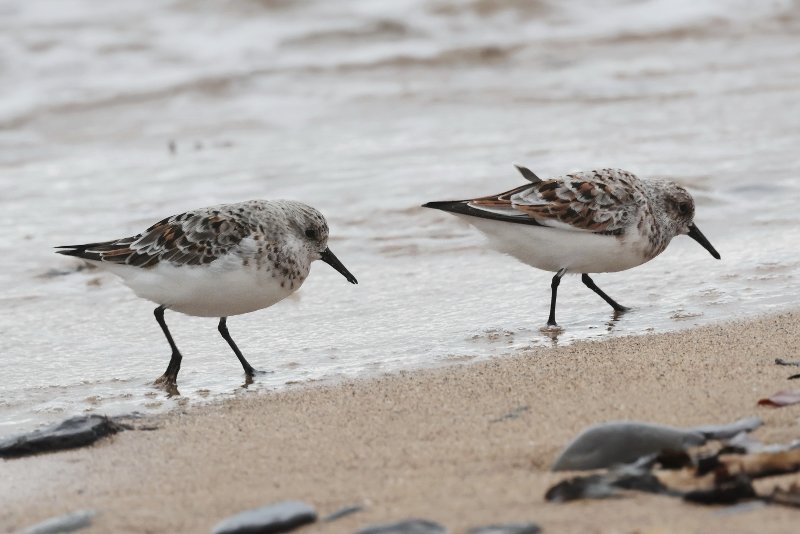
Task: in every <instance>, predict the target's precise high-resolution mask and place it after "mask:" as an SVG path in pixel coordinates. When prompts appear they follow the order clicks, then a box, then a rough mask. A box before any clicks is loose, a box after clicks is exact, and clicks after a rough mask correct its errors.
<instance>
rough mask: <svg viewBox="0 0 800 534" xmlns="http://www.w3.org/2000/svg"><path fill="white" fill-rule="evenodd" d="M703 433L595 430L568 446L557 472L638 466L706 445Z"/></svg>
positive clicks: (630, 426)
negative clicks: (645, 459)
mask: <svg viewBox="0 0 800 534" xmlns="http://www.w3.org/2000/svg"><path fill="white" fill-rule="evenodd" d="M705 441H706V438H705V437H704V436H703V434H701V433H699V432H693V431H691V430H683V429H680V428H674V427H670V426H665V425H653V424H650V423H639V422H635V421H617V422H611V423H603V424H600V425H595V426H591V427H589V428H588V429H586V430H584V431H583V432H581V433H580V434H579V435H578V437H577V438H575V439H574V440H573V441H572V443H570V444H569V445H567V447H566V448H565V449H564V451H563V452H562V453H561V454H560V455H559V457H558V458H557V459H556V461H555V463H554V464H553V471H573V470H576V471H577V470H589V469H601V468H605V467H612V466H614V465H619V464H627V463H631V462H635V461H636V460H638V459H639V458H641V457H643V456H648V455H653V454H658V453H661V452H663V451H682V450H685V449H687V448H688V447H694V446H698V445H702V444H704V443H705Z"/></svg>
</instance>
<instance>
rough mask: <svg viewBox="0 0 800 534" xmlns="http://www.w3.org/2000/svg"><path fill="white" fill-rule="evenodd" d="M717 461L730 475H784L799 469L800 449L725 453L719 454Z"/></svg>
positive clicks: (759, 476) (761, 476) (755, 476)
mask: <svg viewBox="0 0 800 534" xmlns="http://www.w3.org/2000/svg"><path fill="white" fill-rule="evenodd" d="M719 461H720V464H722V465H723V466H724V467H725V474H727V475H730V476H735V475H738V474H744V475H747V476H748V477H750V478H763V477H770V476H775V475H786V474H789V473H796V472H797V471H800V449H791V450H788V451H780V452H762V453H757V454H747V455H735V454H726V455H721V456H720V458H719Z"/></svg>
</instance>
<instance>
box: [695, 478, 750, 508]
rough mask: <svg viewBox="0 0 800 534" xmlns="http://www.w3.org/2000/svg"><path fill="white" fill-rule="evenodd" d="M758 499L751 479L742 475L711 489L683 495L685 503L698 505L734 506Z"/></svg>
mask: <svg viewBox="0 0 800 534" xmlns="http://www.w3.org/2000/svg"><path fill="white" fill-rule="evenodd" d="M757 497H758V496H757V495H756V490H755V489H753V483H752V481H751V480H750V477H748V476H746V475H741V474H740V475H736V476H734V477H733V478H731V479H725V480H722V481H720V482H718V483H715V484H714V486H713V487H711V488H708V489H699V490H693V491H688V492H686V493H685V494H684V495H683V499H684V500H685V501H689V502H694V503H698V504H734V503H738V502H739V501H742V500H752V499H756V498H757Z"/></svg>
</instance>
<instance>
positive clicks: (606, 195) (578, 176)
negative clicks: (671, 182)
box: [470, 169, 638, 234]
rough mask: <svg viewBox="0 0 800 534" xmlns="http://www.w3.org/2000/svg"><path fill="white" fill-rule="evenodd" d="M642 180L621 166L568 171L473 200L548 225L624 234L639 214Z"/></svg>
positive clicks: (475, 203) (478, 204) (478, 205)
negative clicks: (631, 221) (640, 182)
mask: <svg viewBox="0 0 800 534" xmlns="http://www.w3.org/2000/svg"><path fill="white" fill-rule="evenodd" d="M637 183H638V179H637V178H636V177H635V176H634V175H632V174H630V173H628V172H626V171H621V170H618V169H603V170H599V171H588V172H581V173H575V174H568V175H566V176H561V177H558V178H553V179H550V180H543V181H541V182H539V183H534V184H527V185H524V186H522V187H518V188H516V189H512V190H511V191H506V192H505V193H501V194H499V195H494V196H490V197H484V198H478V199H474V200H472V201H471V203H470V204H471V205H473V206H475V207H485V208H489V209H509V210H515V211H517V212H521V213H524V214H526V215H528V216H529V217H531V218H533V219H535V220H536V221H537V222H539V223H540V224H542V225H544V226H554V227H562V228H564V227H566V228H569V229H574V230H581V231H587V232H592V233H601V234H620V233H622V232H624V230H625V228H626V227H627V226H628V224H629V221H630V220H631V219H632V218H633V216H634V215H635V209H636V205H637V202H636V193H637V187H638V186H637Z"/></svg>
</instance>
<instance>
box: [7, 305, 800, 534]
mask: <svg viewBox="0 0 800 534" xmlns="http://www.w3.org/2000/svg"><path fill="white" fill-rule="evenodd" d="M798 319H800V312H794V313H784V314H781V315H777V316H772V317H768V318H764V319H760V320H756V321H749V322H740V323H732V324H728V325H722V326H712V327H704V328H699V329H696V330H691V331H686V332H679V333H671V334H659V335H649V336H640V337H628V338H618V339H613V340H610V341H604V342H581V343H576V344H574V345H571V346H567V347H556V348H549V349H548V348H541V349H535V350H532V351H530V352H526V353H524V354H522V355H519V356H516V357H508V358H503V359H495V360H493V361H489V362H483V363H477V364H472V365H463V364H462V365H454V366H451V367H447V368H442V369H435V370H423V371H413V372H401V373H398V374H393V375H390V376H385V377H380V378H374V379H364V380H358V381H353V382H348V383H343V384H339V385H329V386H322V387H307V386H297V389H294V390H289V391H284V392H281V393H272V394H270V393H267V394H263V393H262V394H258V395H252V396H245V397H244V398H239V399H234V400H230V401H226V402H224V403H221V404H217V405H208V406H201V407H191V408H188V409H187V411H186V412H184V413H175V414H171V415H168V416H162V417H160V418H158V419H155V420H154V422H155V423H157V424H158V425H159V426H160V428H159V429H158V430H156V431H129V432H123V433H122V434H118V435H116V436H114V437H112V438H110V439H107V440H104V441H102V442H100V443H98V444H97V445H95V446H93V447H90V448H86V449H81V450H75V451H68V452H63V453H57V454H49V455H43V456H38V457H33V458H26V459H19V460H13V461H4V462H2V463H0V480H2V481H3V483H2V484H0V502H2V503H3V506H2V509H1V510H0V524H2V525H3V527H4V529H3V531H10V529H14V528H19V527H23V526H26V525H29V524H31V523H33V522H35V521H38V520H41V519H44V518H47V517H50V516H53V515H57V514H61V513H66V512H70V511H74V510H77V509H84V508H93V509H96V510H97V511H98V512H99V515H98V517H97V518H96V520H95V523H94V527H93V528H92V529H91V530H87V532H208V531H209V530H210V528H211V527H212V526H213V525H214V524H216V523H217V522H218V521H219V520H220V519H222V518H224V517H226V516H228V515H231V514H233V513H236V512H239V511H241V510H244V509H247V508H251V507H257V506H260V505H264V504H267V503H270V502H273V501H277V500H284V499H300V500H305V501H307V502H309V503H311V504H313V505H315V506H316V507H317V509H318V511H319V512H320V514H322V515H324V514H328V513H330V512H333V511H335V510H337V509H339V508H341V507H343V506H347V505H354V504H360V505H363V506H364V507H365V511H363V512H360V513H357V514H354V515H352V516H349V517H347V518H344V519H341V520H339V521H336V522H334V523H331V524H316V525H312V526H310V527H306V528H305V529H304V530H303V532H309V533H312V532H326V533H327V532H352V531H354V530H356V529H357V528H360V527H363V526H366V525H369V524H373V523H378V522H386V521H392V520H399V519H404V518H409V517H423V518H428V519H432V520H435V521H438V522H441V523H442V524H444V525H446V526H448V527H449V528H450V529H451V531H452V532H463V531H464V530H465V529H466V528H467V527H471V526H477V525H482V524H488V523H497V522H512V521H526V520H527V521H534V522H537V523H539V524H540V525H541V526H542V527H543V528H544V531H545V532H754V531H758V532H760V533H766V532H790V531H792V530H793V528H796V525H797V520H798V518H800V515H799V514H800V512H798V511H797V510H793V509H788V508H779V507H762V508H758V509H751V510H748V511H743V512H738V513H728V514H724V513H720V510H722V509H720V508H713V507H712V508H708V507H699V506H694V505H689V504H684V503H682V502H681V501H680V500H678V499H674V498H668V497H659V496H648V495H632V496H630V497H627V498H622V499H612V500H606V501H591V502H590V501H582V502H576V503H571V504H549V503H546V502H544V500H543V495H544V492H545V491H546V489H547V488H548V487H549V486H550V485H551V484H552V483H554V482H556V481H557V480H560V479H561V478H563V477H564V475H554V474H552V473H550V472H549V471H548V467H549V466H550V465H551V463H552V461H553V459H554V458H555V456H556V455H557V453H558V452H559V450H560V449H561V448H562V446H563V445H564V444H565V443H566V442H567V441H568V440H569V439H570V438H572V437H573V436H574V435H575V434H576V433H577V432H579V431H580V430H581V429H582V428H584V427H585V426H587V425H589V424H592V423H596V422H599V421H606V420H615V419H638V420H643V421H651V422H658V423H664V424H670V425H676V426H691V425H697V424H705V423H726V422H732V421H734V420H736V419H738V418H740V417H744V416H749V415H759V416H761V417H762V418H764V420H765V422H766V424H765V426H764V427H762V428H761V429H759V430H758V431H756V433H755V436H756V437H757V438H758V439H760V440H762V441H765V442H786V441H789V440H791V439H795V438H798V437H800V426H798V417H800V406H794V407H786V408H781V409H770V408H763V407H757V406H756V402H757V400H758V399H759V398H761V397H764V396H767V395H769V394H771V393H773V392H775V391H777V390H780V389H785V388H792V387H797V385H796V384H794V383H793V382H789V381H787V380H786V378H787V376H789V375H790V374H792V371H793V370H795V369H794V368H788V367H780V366H777V365H775V364H774V360H775V358H776V357H781V358H785V359H798V358H800V350H799V349H798V347H799V346H800V327H799V326H798ZM376 350H379V349H376ZM798 479H800V477H798V476H794V475H793V476H788V477H782V478H781V480H782V481H783V482H784V483H787V484H788V482H789V481H792V480H798ZM773 480H774V479H773Z"/></svg>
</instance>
